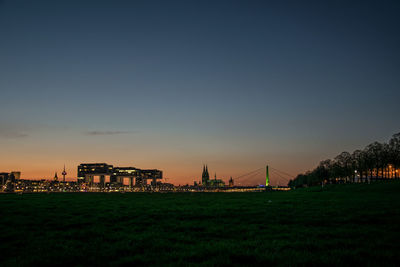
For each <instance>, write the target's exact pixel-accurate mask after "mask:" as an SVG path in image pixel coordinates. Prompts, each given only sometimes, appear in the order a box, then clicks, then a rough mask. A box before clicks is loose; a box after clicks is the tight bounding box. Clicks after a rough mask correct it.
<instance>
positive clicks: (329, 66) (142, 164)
mask: <svg viewBox="0 0 400 267" xmlns="http://www.w3.org/2000/svg"><path fill="white" fill-rule="evenodd" d="M398 14H400V2H399V1H256V0H253V1H252V0H250V1H233V0H232V1H216V0H215V1H204V0H203V1H190V0H189V1H151V0H150V1H111V0H110V1H101V0H100V1H74V0H72V1H71V0H69V1H40V0H38V1H19V0H15V1H7V0H6V1H1V0H0V148H1V150H0V151H1V153H0V171H15V170H19V171H21V172H22V178H30V179H32V178H52V177H53V176H54V173H55V172H56V171H57V172H58V173H60V172H61V171H62V168H63V165H64V164H66V169H67V172H68V175H67V177H68V178H69V179H74V178H75V177H76V175H77V165H79V164H80V163H84V162H85V163H87V162H106V163H108V164H113V165H114V166H135V167H138V168H157V169H161V170H162V171H163V173H164V177H166V178H168V180H167V181H168V182H173V183H175V184H186V183H189V184H192V183H193V181H194V180H197V181H198V180H200V179H201V172H202V167H203V164H208V168H209V171H210V174H211V176H212V177H213V176H214V174H215V173H216V174H217V177H218V178H223V179H224V180H228V179H229V177H231V176H232V177H234V178H235V177H238V176H240V175H242V174H244V173H247V172H250V171H252V170H254V169H258V168H262V167H263V166H265V165H267V164H268V165H270V166H271V167H273V168H276V169H278V170H282V171H285V172H286V173H289V174H292V175H296V174H298V173H300V172H304V171H306V170H309V169H312V168H313V167H315V166H316V165H317V164H318V163H319V161H321V160H324V159H327V158H332V157H334V156H336V155H337V154H339V153H340V152H342V151H350V152H352V151H353V150H355V149H359V148H361V149H362V148H364V147H365V146H366V145H368V144H369V143H371V142H373V141H380V142H383V141H387V140H388V139H389V138H390V137H391V136H392V135H393V134H395V133H397V132H400V116H399V115H400V112H399V102H400V88H399V86H400V50H399V47H400V32H399V31H400V30H399V29H400V16H399V15H398ZM271 178H272V184H278V183H279V184H285V183H286V182H287V181H281V180H280V178H279V177H274V176H272V177H271ZM257 179H258V178H257ZM261 180H262V177H261ZM256 182H258V181H254V183H256Z"/></svg>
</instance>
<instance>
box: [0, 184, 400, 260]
mask: <svg viewBox="0 0 400 267" xmlns="http://www.w3.org/2000/svg"><path fill="white" fill-rule="evenodd" d="M0 227H1V235H0V266H8V265H30V266H43V265H60V264H62V265H81V266H83V265H91V266H94V265H133V264H135V265H149V264H151V265H188V264H189V265H190V264H193V265H197V264H200V265H235V264H238V265H321V264H329V265H380V266H384V265H386V266H387V265H393V266H395V265H399V264H400V251H399V248H400V245H399V241H400V182H398V181H396V182H390V183H389V182H387V183H376V184H370V185H368V184H363V185H337V186H330V187H325V188H324V191H322V192H321V190H320V189H317V188H309V189H301V190H296V191H291V192H265V193H165V194H162V193H130V194H118V193H115V194H108V193H64V194H63V193H55V194H24V195H16V194H1V195H0Z"/></svg>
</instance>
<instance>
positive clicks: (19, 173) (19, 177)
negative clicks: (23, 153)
mask: <svg viewBox="0 0 400 267" xmlns="http://www.w3.org/2000/svg"><path fill="white" fill-rule="evenodd" d="M11 174H12V175H14V179H15V180H19V179H21V172H16V171H13V172H11Z"/></svg>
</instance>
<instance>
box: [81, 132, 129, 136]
mask: <svg viewBox="0 0 400 267" xmlns="http://www.w3.org/2000/svg"><path fill="white" fill-rule="evenodd" d="M132 133H134V132H133V131H87V132H84V134H85V135H91V136H96V135H118V134H132Z"/></svg>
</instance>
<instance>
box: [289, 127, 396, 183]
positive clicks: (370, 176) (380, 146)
mask: <svg viewBox="0 0 400 267" xmlns="http://www.w3.org/2000/svg"><path fill="white" fill-rule="evenodd" d="M399 168H400V133H397V134H394V135H393V136H392V138H391V139H390V140H389V142H387V143H379V142H373V143H372V144H369V145H368V146H366V147H365V148H364V149H363V150H355V151H354V152H353V153H349V152H342V153H340V154H339V155H337V156H336V157H335V158H334V159H327V160H323V161H321V162H320V163H319V165H318V166H317V167H316V168H315V169H314V170H312V171H308V172H306V173H304V174H299V175H297V177H296V178H294V179H293V180H290V181H289V184H288V186H290V187H305V186H314V185H321V184H325V183H349V182H352V183H354V182H369V181H374V180H378V179H392V178H394V179H398V178H400V176H399V172H400V170H399Z"/></svg>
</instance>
